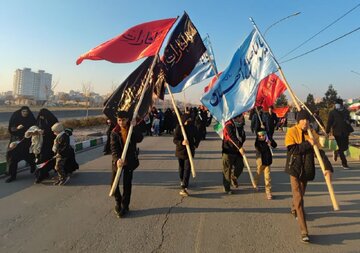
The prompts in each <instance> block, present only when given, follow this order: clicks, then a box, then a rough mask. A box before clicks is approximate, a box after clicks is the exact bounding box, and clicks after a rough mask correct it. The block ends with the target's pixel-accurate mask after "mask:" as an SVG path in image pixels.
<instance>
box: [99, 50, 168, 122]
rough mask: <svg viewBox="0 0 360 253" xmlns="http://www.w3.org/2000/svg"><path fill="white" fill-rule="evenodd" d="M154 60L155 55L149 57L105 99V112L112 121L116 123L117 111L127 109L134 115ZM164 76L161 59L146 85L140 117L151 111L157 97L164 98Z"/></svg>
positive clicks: (139, 112)
mask: <svg viewBox="0 0 360 253" xmlns="http://www.w3.org/2000/svg"><path fill="white" fill-rule="evenodd" d="M153 60H154V57H153V56H152V57H148V58H147V59H146V60H145V61H144V62H143V63H142V64H141V65H140V66H139V67H138V68H137V69H135V70H134V72H132V73H131V74H130V75H129V76H128V78H126V79H125V81H124V82H122V84H120V86H119V87H118V88H117V89H116V90H115V91H114V92H113V94H112V95H111V96H110V97H109V98H108V99H107V100H106V101H105V103H104V109H103V113H104V114H105V115H106V116H107V117H108V118H109V119H110V120H111V121H112V122H114V123H116V113H117V111H127V112H129V114H131V115H133V113H134V110H135V106H136V104H137V103H138V101H139V99H140V96H141V92H142V91H143V89H144V88H145V80H146V77H147V75H148V73H149V69H150V66H151V64H152V62H153ZM163 78H164V74H163V73H162V63H161V62H160V60H159V61H158V62H157V64H156V65H155V67H154V70H153V71H152V75H151V78H150V80H149V83H148V85H147V87H146V91H145V94H144V98H143V100H142V103H141V105H140V109H139V111H138V115H137V116H138V117H139V118H143V117H144V116H145V115H146V114H147V113H148V112H149V109H150V108H151V107H152V105H153V102H154V100H155V99H157V98H161V99H163V96H164V86H163V84H164V80H163Z"/></svg>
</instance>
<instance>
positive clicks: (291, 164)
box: [285, 110, 333, 243]
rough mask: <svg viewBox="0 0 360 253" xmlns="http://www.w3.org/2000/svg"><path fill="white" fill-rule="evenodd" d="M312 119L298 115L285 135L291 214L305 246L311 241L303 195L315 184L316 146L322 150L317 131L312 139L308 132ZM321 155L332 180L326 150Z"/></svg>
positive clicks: (305, 113)
mask: <svg viewBox="0 0 360 253" xmlns="http://www.w3.org/2000/svg"><path fill="white" fill-rule="evenodd" d="M309 118H310V117H309V114H308V113H307V112H306V111H304V110H302V111H300V112H298V114H297V118H296V121H297V124H296V125H295V126H293V127H291V128H289V129H288V131H287V132H286V136H285V146H286V148H287V159H286V166H285V172H286V173H288V174H289V175H290V184H291V190H292V195H293V199H292V202H293V204H292V208H291V213H292V214H293V216H295V217H296V218H297V221H298V223H299V226H300V230H301V240H302V242H305V243H308V242H310V239H309V233H308V229H307V225H306V219H305V213H304V195H305V190H306V185H307V182H308V181H312V180H313V179H314V177H315V161H314V150H313V146H314V145H317V146H318V147H319V148H320V145H319V144H318V143H319V142H318V139H319V136H318V135H317V134H316V132H315V131H314V130H311V132H312V134H313V137H314V138H313V139H312V138H310V136H309V135H308V133H307V129H308V128H309ZM320 154H321V156H322V159H323V161H324V164H325V169H326V170H325V177H330V178H331V174H332V171H333V169H332V166H331V164H330V162H329V160H328V159H327V157H326V156H325V153H324V151H323V150H320Z"/></svg>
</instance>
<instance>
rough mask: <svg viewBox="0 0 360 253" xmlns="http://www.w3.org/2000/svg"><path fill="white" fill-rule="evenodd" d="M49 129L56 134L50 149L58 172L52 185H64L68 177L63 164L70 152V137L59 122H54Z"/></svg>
mask: <svg viewBox="0 0 360 253" xmlns="http://www.w3.org/2000/svg"><path fill="white" fill-rule="evenodd" d="M51 130H52V131H53V132H54V134H55V135H56V138H55V140H54V145H53V147H52V150H53V152H54V153H55V159H56V160H55V170H56V172H57V173H58V180H57V181H55V182H54V185H65V184H66V183H67V182H68V181H69V179H70V176H68V175H67V173H66V169H65V164H66V162H67V159H68V158H69V156H70V152H71V148H70V138H69V135H67V134H66V133H65V131H64V126H63V125H62V124H61V123H59V122H58V123H55V124H54V125H53V126H52V127H51Z"/></svg>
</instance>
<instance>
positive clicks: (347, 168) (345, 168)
mask: <svg viewBox="0 0 360 253" xmlns="http://www.w3.org/2000/svg"><path fill="white" fill-rule="evenodd" d="M342 167H343V169H344V170H349V169H350V168H349V167H348V166H342Z"/></svg>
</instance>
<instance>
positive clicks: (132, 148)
mask: <svg viewBox="0 0 360 253" xmlns="http://www.w3.org/2000/svg"><path fill="white" fill-rule="evenodd" d="M130 118H131V115H130V113H128V112H126V111H118V112H117V125H116V126H115V127H114V129H113V130H112V132H111V135H110V149H111V155H112V180H111V185H112V184H113V182H114V179H115V177H116V172H117V170H118V168H119V167H122V170H123V171H122V176H123V195H121V193H120V190H119V185H118V186H117V187H116V190H115V194H114V197H115V213H116V215H117V216H118V217H119V218H122V217H124V216H125V215H126V214H127V213H128V212H129V204H130V197H131V187H132V177H133V172H134V170H135V169H136V168H137V167H138V166H139V159H138V154H137V147H136V143H139V142H141V141H142V140H143V135H142V133H141V131H140V129H138V127H134V130H133V132H132V135H131V139H130V143H129V147H128V150H127V153H126V158H125V160H122V159H121V154H122V152H123V149H124V145H125V143H126V139H127V135H128V131H129V128H130V123H131V124H133V125H134V126H135V125H136V120H135V119H134V120H133V121H131V122H130Z"/></svg>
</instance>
